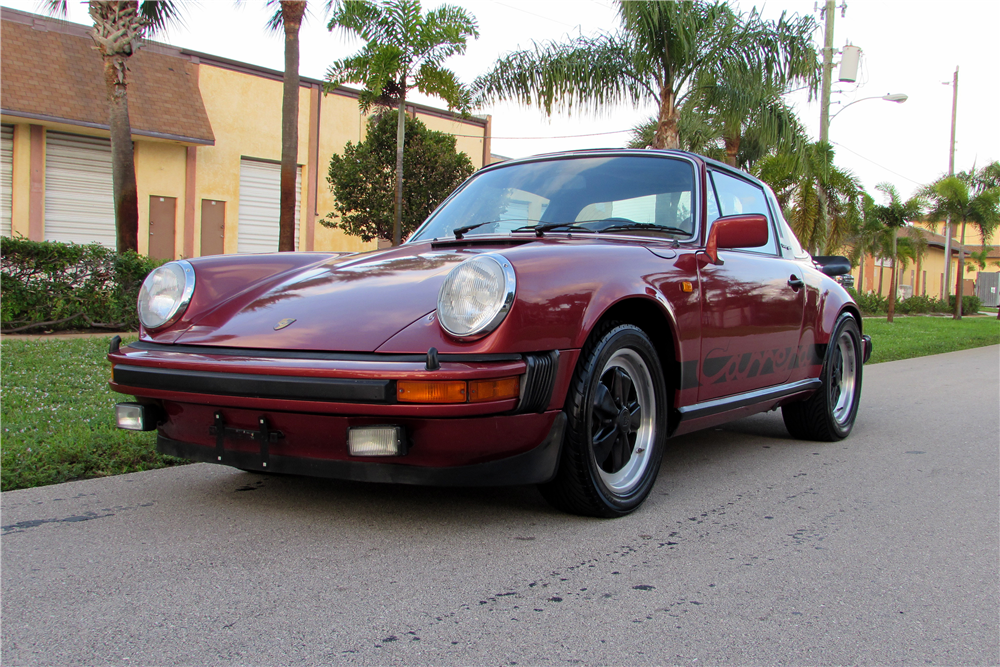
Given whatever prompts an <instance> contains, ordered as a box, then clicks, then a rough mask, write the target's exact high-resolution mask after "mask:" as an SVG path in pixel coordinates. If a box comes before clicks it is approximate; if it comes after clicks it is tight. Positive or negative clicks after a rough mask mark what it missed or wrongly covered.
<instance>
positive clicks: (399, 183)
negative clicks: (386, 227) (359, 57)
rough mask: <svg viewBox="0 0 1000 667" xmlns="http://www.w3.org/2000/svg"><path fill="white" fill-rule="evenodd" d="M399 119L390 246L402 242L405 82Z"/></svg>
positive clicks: (402, 85)
mask: <svg viewBox="0 0 1000 667" xmlns="http://www.w3.org/2000/svg"><path fill="white" fill-rule="evenodd" d="M399 89H400V94H399V119H398V121H397V123H396V216H395V219H394V220H393V222H392V245H394V246H397V245H399V244H400V243H402V242H403V144H404V143H405V142H406V81H405V80H402V81H400V86H399Z"/></svg>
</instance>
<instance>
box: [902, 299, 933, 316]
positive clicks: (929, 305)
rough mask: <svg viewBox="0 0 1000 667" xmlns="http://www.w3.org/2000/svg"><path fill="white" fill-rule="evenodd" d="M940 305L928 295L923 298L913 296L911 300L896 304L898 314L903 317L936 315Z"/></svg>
mask: <svg viewBox="0 0 1000 667" xmlns="http://www.w3.org/2000/svg"><path fill="white" fill-rule="evenodd" d="M940 303H941V302H940V301H938V300H937V299H935V298H934V297H932V296H927V295H926V294H925V295H923V296H920V295H918V296H911V297H910V298H909V299H903V300H902V301H898V302H896V312H897V313H899V314H901V315H920V314H924V313H934V312H937V308H938V306H939V304H940Z"/></svg>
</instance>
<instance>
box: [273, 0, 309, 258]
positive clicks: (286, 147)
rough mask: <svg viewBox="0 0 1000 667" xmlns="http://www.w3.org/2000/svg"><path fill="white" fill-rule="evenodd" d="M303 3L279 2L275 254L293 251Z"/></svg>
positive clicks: (289, 0)
mask: <svg viewBox="0 0 1000 667" xmlns="http://www.w3.org/2000/svg"><path fill="white" fill-rule="evenodd" d="M305 11H306V3H305V0H298V1H295V0H281V23H282V26H283V27H284V30H285V78H284V83H283V88H282V97H281V205H280V213H279V217H278V252H290V251H293V250H295V181H296V178H295V177H296V175H297V173H298V159H299V28H300V27H301V25H302V15H303V14H304V13H305Z"/></svg>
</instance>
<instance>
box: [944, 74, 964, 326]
mask: <svg viewBox="0 0 1000 667" xmlns="http://www.w3.org/2000/svg"><path fill="white" fill-rule="evenodd" d="M957 116H958V65H956V66H955V76H954V77H953V78H952V80H951V144H950V148H949V151H948V175H949V176H954V175H955V120H956V118H957ZM959 252H961V251H959ZM959 278H961V276H959ZM950 293H951V215H949V216H948V221H947V222H945V223H944V298H945V299H947V298H948V295H949V294H950ZM959 309H961V305H959ZM961 312H962V311H961V310H959V313H961Z"/></svg>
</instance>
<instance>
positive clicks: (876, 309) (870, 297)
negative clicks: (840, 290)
mask: <svg viewBox="0 0 1000 667" xmlns="http://www.w3.org/2000/svg"><path fill="white" fill-rule="evenodd" d="M847 293H848V294H850V295H851V298H853V299H854V301H855V303H857V304H858V308H860V309H861V314H862V315H885V314H886V313H887V312H889V301H888V299H886V298H885V297H884V296H882V295H881V294H878V293H876V292H864V293H858V292H857V291H855V290H854V289H853V288H850V287H849V288H847Z"/></svg>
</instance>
